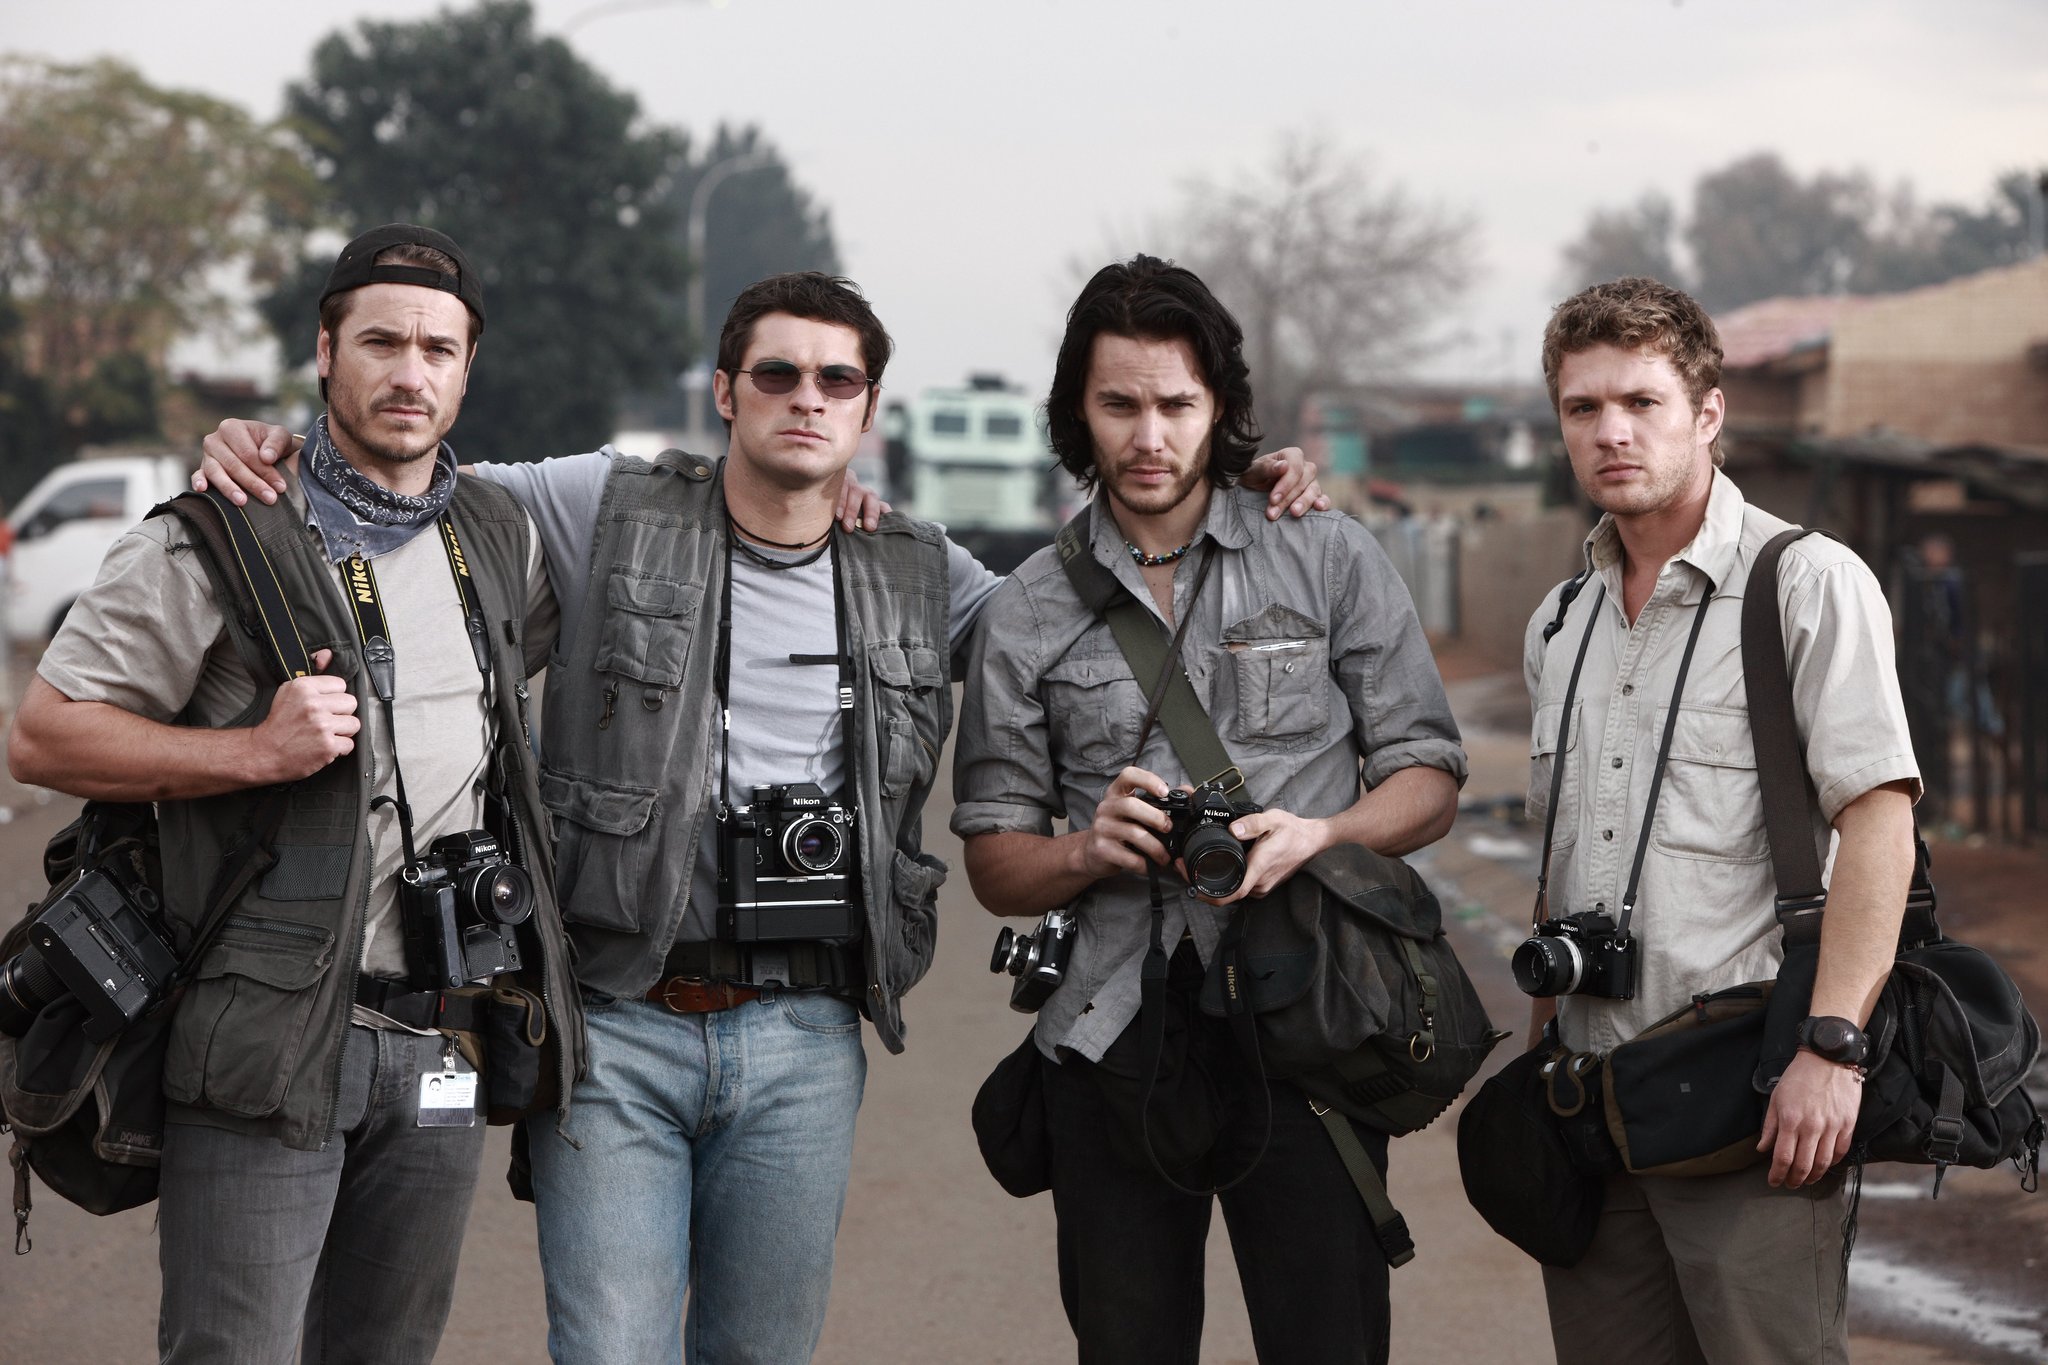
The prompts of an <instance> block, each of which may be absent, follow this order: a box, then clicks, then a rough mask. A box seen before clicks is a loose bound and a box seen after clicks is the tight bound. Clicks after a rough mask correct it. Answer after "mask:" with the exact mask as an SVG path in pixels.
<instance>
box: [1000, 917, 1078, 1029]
mask: <svg viewBox="0 0 2048 1365" xmlns="http://www.w3.org/2000/svg"><path fill="white" fill-rule="evenodd" d="M1074 930H1075V920H1074V917H1073V916H1072V915H1070V914H1068V913H1067V912H1066V911H1065V910H1055V911H1053V912H1052V913H1051V914H1049V915H1047V916H1046V917H1045V918H1044V919H1043V920H1042V921H1040V923H1039V925H1038V932H1037V933H1035V934H1022V935H1020V934H1018V932H1017V931H1016V930H1015V929H1012V928H1010V927H1009V926H1008V925H1004V926H1003V928H1002V929H1001V930H1000V931H999V932H998V933H997V934H996V946H995V951H994V952H993V953H991V954H990V955H989V960H988V969H989V970H990V971H991V972H1008V973H1009V974H1010V975H1011V976H1014V977H1016V978H1017V980H1016V983H1015V984H1014V985H1012V986H1011V987H1010V1008H1011V1009H1013V1010H1015V1011H1017V1013H1019V1014H1036V1013H1037V1012H1038V1008H1039V1006H1041V1005H1043V1004H1044V1003H1045V1002H1046V1001H1047V1000H1049V999H1051V998H1052V993H1053V992H1054V991H1055V990H1057V989H1059V984H1060V982H1061V981H1063V980H1065V979H1066V975H1067V960H1068V959H1069V958H1071V957H1072V956H1073V955H1074Z"/></svg>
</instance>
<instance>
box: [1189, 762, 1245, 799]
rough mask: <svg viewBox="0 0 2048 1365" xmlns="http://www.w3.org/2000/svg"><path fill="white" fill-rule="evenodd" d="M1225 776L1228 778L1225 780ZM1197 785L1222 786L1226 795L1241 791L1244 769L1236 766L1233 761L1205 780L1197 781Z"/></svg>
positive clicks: (1242, 788)
mask: <svg viewBox="0 0 2048 1365" xmlns="http://www.w3.org/2000/svg"><path fill="white" fill-rule="evenodd" d="M1226 778H1228V779H1229V780H1228V781H1225V780H1224V779H1226ZM1197 785H1200V786H1204V787H1209V786H1217V787H1221V788H1223V791H1224V793H1225V794H1226V795H1228V794H1229V793H1231V792H1235V791H1243V790H1244V769H1242V768H1240V767H1238V766H1237V765H1236V764H1235V763H1233V764H1231V765H1230V766H1229V767H1227V768H1225V769H1224V770H1223V771H1222V772H1220V773H1218V774H1216V775H1215V776H1214V777H1212V778H1210V779H1209V780H1208V781H1207V782H1203V783H1199V784H1197Z"/></svg>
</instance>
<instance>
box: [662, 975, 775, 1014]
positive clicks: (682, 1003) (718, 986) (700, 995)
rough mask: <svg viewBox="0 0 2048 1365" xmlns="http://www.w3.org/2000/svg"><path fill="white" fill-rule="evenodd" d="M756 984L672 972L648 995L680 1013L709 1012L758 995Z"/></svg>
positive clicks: (740, 1002)
mask: <svg viewBox="0 0 2048 1365" xmlns="http://www.w3.org/2000/svg"><path fill="white" fill-rule="evenodd" d="M760 994H761V992H760V991H759V990H758V989H756V988H755V987H753V986H736V985H734V984H733V983H732V982H730V981H705V980H703V979H701V978H699V977H694V976H672V977H669V978H668V979H667V980H666V981H663V982H661V983H660V984H658V985H657V986H656V987H655V988H654V989H653V990H651V991H649V992H648V993H647V998H648V999H650V1000H653V1001H655V1002H657V1003H659V1004H662V1005H666V1006H667V1007H668V1008H669V1009H671V1010H674V1011H675V1012H676V1013H677V1014H710V1013H713V1012H715V1011H718V1010H727V1009H731V1008H732V1007H733V1006H735V1005H744V1004H746V1003H747V1002H748V1001H749V1000H754V999H757V998H759V996H760Z"/></svg>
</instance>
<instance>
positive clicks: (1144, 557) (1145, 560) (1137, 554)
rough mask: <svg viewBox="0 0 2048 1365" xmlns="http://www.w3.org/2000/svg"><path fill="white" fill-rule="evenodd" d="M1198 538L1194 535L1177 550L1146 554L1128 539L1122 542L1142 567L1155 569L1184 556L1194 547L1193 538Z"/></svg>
mask: <svg viewBox="0 0 2048 1365" xmlns="http://www.w3.org/2000/svg"><path fill="white" fill-rule="evenodd" d="M1199 538H1200V537H1195V538H1193V539H1190V540H1189V541H1188V543H1187V544H1185V545H1183V546H1181V547H1180V548H1179V549H1178V550H1168V551H1167V552H1166V553H1165V554H1163V555H1148V554H1146V553H1145V552H1144V551H1143V550H1141V549H1139V548H1138V547H1137V546H1135V545H1133V544H1131V542H1129V541H1128V540H1127V541H1125V542H1124V548H1125V549H1126V550H1129V551H1130V552H1131V558H1132V559H1135V560H1136V561H1138V563H1139V564H1140V565H1142V566H1143V567H1145V568H1147V569H1156V568H1158V567H1159V566H1160V565H1161V564H1171V563H1173V562H1174V561H1175V560H1177V559H1183V558H1185V557H1186V556H1187V552H1188V551H1189V550H1192V549H1194V548H1195V540H1196V539H1199Z"/></svg>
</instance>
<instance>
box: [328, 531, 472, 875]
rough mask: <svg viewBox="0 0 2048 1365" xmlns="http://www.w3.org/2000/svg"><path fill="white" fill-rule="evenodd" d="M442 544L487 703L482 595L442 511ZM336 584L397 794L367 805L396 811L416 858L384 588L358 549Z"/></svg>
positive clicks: (410, 856)
mask: <svg viewBox="0 0 2048 1365" xmlns="http://www.w3.org/2000/svg"><path fill="white" fill-rule="evenodd" d="M439 520H440V526H441V549H442V551H443V552H444V553H445V554H446V555H447V556H448V572H449V573H450V574H451V575H452V576H453V577H454V579H455V591H456V593H457V595H458V596H460V597H461V599H462V615H463V619H464V622H465V628H466V629H467V631H468V633H469V643H470V648H471V650H472V651H473V652H474V654H475V655H476V667H477V672H478V673H480V674H482V675H483V687H484V692H485V697H484V701H485V704H486V705H488V704H489V701H490V697H489V693H490V686H491V646H490V637H489V633H488V629H487V627H486V626H485V624H484V608H483V602H482V600H481V599H480V598H479V597H478V596H477V590H476V582H475V580H473V579H472V578H471V577H470V576H469V561H468V560H467V559H466V558H464V556H463V553H462V539H461V537H460V536H458V535H456V534H455V521H454V518H452V517H450V516H449V515H448V514H447V513H446V512H443V513H442V514H441V516H440V518H439ZM341 587H342V594H343V596H345V597H347V598H348V604H349V610H350V611H351V612H352V613H353V614H354V617H355V623H356V633H357V634H358V635H359V636H361V637H362V641H363V671H364V672H365V673H367V674H368V675H369V678H370V690H371V691H372V692H374V693H376V696H377V702H378V704H379V706H380V707H381V708H382V710H383V712H384V730H385V733H386V734H388V735H389V736H390V737H391V776H392V781H393V785H394V787H395V788H396V789H397V793H398V795H397V798H396V799H395V800H394V799H393V798H391V797H389V796H378V797H374V798H372V799H371V801H370V808H371V809H372V810H374V809H376V808H377V807H378V806H380V805H385V804H389V805H391V806H393V807H394V808H396V810H397V811H398V837H399V840H400V842H401V844H402V845H403V847H404V849H405V861H406V865H407V866H408V867H410V866H411V865H412V864H414V863H416V862H418V861H419V851H418V850H417V849H416V848H415V847H414V844H413V829H412V803H411V802H409V801H408V800H406V796H405V765H404V764H402V763H400V762H399V758H398V721H397V716H396V710H395V706H394V701H395V699H396V697H397V695H398V653H397V651H396V650H394V649H393V648H392V645H391V623H390V622H389V621H388V620H387V619H386V618H385V615H384V598H383V594H381V593H380V592H378V590H377V571H376V570H375V569H372V568H371V567H370V561H369V560H367V559H365V558H363V556H362V555H361V554H359V553H358V554H353V555H350V556H349V557H348V558H347V559H345V560H343V561H342V564H341Z"/></svg>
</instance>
